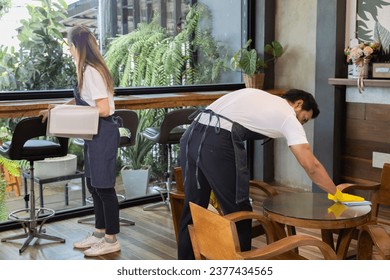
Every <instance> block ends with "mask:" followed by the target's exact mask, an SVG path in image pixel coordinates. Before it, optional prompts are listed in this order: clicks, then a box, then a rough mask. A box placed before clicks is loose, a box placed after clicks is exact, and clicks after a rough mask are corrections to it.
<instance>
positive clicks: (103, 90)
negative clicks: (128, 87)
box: [80, 65, 115, 115]
mask: <svg viewBox="0 0 390 280" xmlns="http://www.w3.org/2000/svg"><path fill="white" fill-rule="evenodd" d="M80 95H81V98H82V99H84V101H86V102H87V103H88V104H89V105H90V106H92V107H96V100H97V99H102V98H107V97H108V102H109V105H110V115H112V114H114V112H115V103H114V96H113V95H112V94H111V93H110V92H109V91H108V90H107V87H106V85H105V83H104V80H103V77H102V75H100V73H99V72H98V71H97V70H96V69H95V68H93V67H92V66H89V65H87V67H85V70H84V80H83V87H82V89H81V93H80Z"/></svg>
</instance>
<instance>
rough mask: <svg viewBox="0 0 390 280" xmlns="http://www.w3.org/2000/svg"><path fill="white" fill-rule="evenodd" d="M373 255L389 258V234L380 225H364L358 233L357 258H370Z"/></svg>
mask: <svg viewBox="0 0 390 280" xmlns="http://www.w3.org/2000/svg"><path fill="white" fill-rule="evenodd" d="M374 248H375V252H374ZM374 255H375V257H376V258H375V259H379V258H381V259H384V260H390V236H389V234H388V233H387V232H386V230H385V228H384V227H383V226H381V225H378V224H372V225H364V226H362V228H361V230H360V234H359V239H358V249H357V259H358V260H372V259H374Z"/></svg>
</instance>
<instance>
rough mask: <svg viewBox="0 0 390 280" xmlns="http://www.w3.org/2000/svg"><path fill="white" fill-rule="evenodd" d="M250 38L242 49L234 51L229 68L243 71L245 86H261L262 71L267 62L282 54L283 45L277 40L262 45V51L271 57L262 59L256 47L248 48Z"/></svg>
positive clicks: (262, 80) (262, 79) (263, 71)
mask: <svg viewBox="0 0 390 280" xmlns="http://www.w3.org/2000/svg"><path fill="white" fill-rule="evenodd" d="M251 42H252V40H251V39H249V40H248V41H247V42H246V43H245V45H244V46H243V47H242V49H240V50H238V51H237V52H236V53H234V55H233V57H232V58H231V60H230V68H231V69H232V70H234V71H237V70H240V71H242V73H243V77H244V82H245V86H246V87H255V88H260V89H261V88H263V83H264V73H265V69H267V67H268V65H269V63H271V62H274V61H275V60H276V59H277V58H279V57H280V56H282V54H283V51H284V50H283V47H282V45H281V44H280V43H279V42H278V41H272V42H271V44H266V45H265V46H264V53H265V54H269V55H270V56H271V57H270V58H268V59H264V58H263V56H262V55H260V54H259V53H258V52H257V51H256V49H252V48H250V44H251Z"/></svg>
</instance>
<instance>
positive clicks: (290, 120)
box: [199, 88, 308, 146]
mask: <svg viewBox="0 0 390 280" xmlns="http://www.w3.org/2000/svg"><path fill="white" fill-rule="evenodd" d="M207 109H211V110H212V111H213V112H215V113H217V114H219V115H222V116H224V117H226V118H228V119H230V120H232V121H235V122H237V123H239V124H240V125H242V126H243V127H245V128H247V129H249V130H251V131H253V132H257V133H260V134H263V135H265V136H268V137H270V138H281V137H284V138H286V139H287V144H288V145H289V146H291V145H297V144H304V143H308V141H307V137H306V133H305V130H304V128H303V126H302V124H301V123H300V122H299V121H298V119H297V117H296V114H295V111H294V109H293V108H292V107H291V106H290V105H289V104H288V102H287V100H285V99H283V98H281V97H279V96H276V95H272V94H270V93H267V92H265V91H262V90H259V89H253V88H245V89H240V90H237V91H233V92H231V93H228V94H226V95H224V96H223V97H221V98H219V99H218V100H216V101H215V102H213V103H212V104H210V105H209V106H208V107H207ZM209 118H210V115H209V114H203V115H202V116H201V118H200V120H199V122H200V123H202V124H206V125H207V124H208V123H209ZM210 124H211V125H217V124H216V118H215V117H214V118H213V119H212V120H211V122H210ZM220 127H221V128H223V129H226V130H228V131H231V127H232V123H231V122H229V121H227V120H225V119H223V118H220Z"/></svg>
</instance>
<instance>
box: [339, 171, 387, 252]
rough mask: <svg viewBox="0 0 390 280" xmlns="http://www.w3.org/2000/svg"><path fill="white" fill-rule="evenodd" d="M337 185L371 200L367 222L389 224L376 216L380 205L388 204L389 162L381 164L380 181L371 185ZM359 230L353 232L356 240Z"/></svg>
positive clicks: (343, 190) (342, 189)
mask: <svg viewBox="0 0 390 280" xmlns="http://www.w3.org/2000/svg"><path fill="white" fill-rule="evenodd" d="M337 187H338V188H339V189H340V190H341V191H342V192H347V193H353V194H358V195H362V196H364V197H365V198H366V199H368V200H370V201H371V203H372V205H371V218H370V221H369V223H368V224H373V225H376V224H379V225H381V224H382V225H385V226H390V223H389V222H386V221H383V220H381V219H380V218H379V217H378V214H379V210H380V209H381V207H383V206H385V207H389V206H390V163H385V164H384V165H383V168H382V173H381V180H380V183H376V184H371V185H363V184H350V183H344V184H340V185H338V186H337ZM361 230H362V227H359V228H357V229H356V230H355V232H354V233H353V237H352V238H353V239H355V240H357V239H358V237H359V234H360V231H361ZM365 230H367V232H371V228H370V230H368V228H365ZM349 257H355V254H354V253H353V254H350V256H349Z"/></svg>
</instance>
